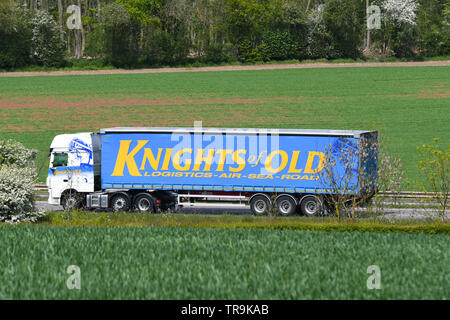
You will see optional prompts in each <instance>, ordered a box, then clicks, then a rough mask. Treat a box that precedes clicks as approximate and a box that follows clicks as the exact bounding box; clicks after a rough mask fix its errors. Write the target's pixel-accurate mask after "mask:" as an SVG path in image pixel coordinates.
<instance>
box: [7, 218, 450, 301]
mask: <svg viewBox="0 0 450 320" xmlns="http://www.w3.org/2000/svg"><path fill="white" fill-rule="evenodd" d="M0 243H1V250H0V270H1V271H0V299H39V298H42V299H88V298H94V299H119V298H120V299H130V298H132V299H142V298H147V299H371V298H382V299H448V298H449V297H450V282H449V278H448V272H449V265H450V256H449V251H448V236H447V235H407V234H378V233H358V232H356V233H329V232H311V231H277V230H243V229H235V230H226V229H207V228H196V229H191V228H171V227H153V228H148V227H126V228H124V227H122V228H121V227H82V228H73V227H50V228H49V227H38V226H19V227H17V226H2V227H1V232H0ZM199 262H201V263H199ZM69 265H77V266H79V267H80V270H81V289H80V290H68V289H67V287H66V280H67V278H68V277H69V274H67V273H66V270H67V267H68V266H69ZM370 265H377V266H379V268H380V270H381V289H380V290H368V289H367V287H366V282H367V279H368V277H369V276H370V274H368V273H367V268H368V266H370Z"/></svg>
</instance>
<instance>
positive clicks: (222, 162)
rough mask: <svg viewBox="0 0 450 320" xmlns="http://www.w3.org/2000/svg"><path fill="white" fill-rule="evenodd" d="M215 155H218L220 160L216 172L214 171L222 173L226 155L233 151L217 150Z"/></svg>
mask: <svg viewBox="0 0 450 320" xmlns="http://www.w3.org/2000/svg"><path fill="white" fill-rule="evenodd" d="M216 153H218V154H220V158H219V164H218V165H217V170H216V171H223V165H224V164H225V160H226V158H227V155H228V154H232V153H233V150H231V149H226V150H224V149H219V150H217V151H216Z"/></svg>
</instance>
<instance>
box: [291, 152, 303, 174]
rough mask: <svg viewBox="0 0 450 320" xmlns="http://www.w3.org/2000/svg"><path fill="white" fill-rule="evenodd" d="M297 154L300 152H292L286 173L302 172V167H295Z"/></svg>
mask: <svg viewBox="0 0 450 320" xmlns="http://www.w3.org/2000/svg"><path fill="white" fill-rule="evenodd" d="M299 154H300V151H294V152H292V159H291V164H290V166H289V171H288V173H300V172H302V169H297V168H296V167H297V162H298V156H299Z"/></svg>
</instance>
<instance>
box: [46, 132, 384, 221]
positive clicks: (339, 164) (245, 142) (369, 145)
mask: <svg viewBox="0 0 450 320" xmlns="http://www.w3.org/2000/svg"><path fill="white" fill-rule="evenodd" d="M377 139H378V138H377V132H376V131H346V130H310V129H308V130H300V129H238V128H201V127H200V128H199V127H193V128H157V127H148V128H122V127H120V128H107V129H101V130H100V131H99V132H89V133H74V134H61V135H57V136H56V137H54V139H53V141H52V143H51V146H50V165H49V171H48V178H47V187H48V191H49V199H48V201H49V203H50V204H54V205H62V206H63V207H64V208H65V209H73V208H80V207H84V208H93V209H109V210H114V211H128V210H136V211H141V212H160V211H164V210H169V209H170V210H176V209H177V208H178V207H186V206H188V207H199V206H214V205H216V206H223V205H224V204H227V205H234V206H248V205H250V209H251V211H252V212H253V214H257V215H262V214H267V213H269V212H272V211H271V210H276V211H278V213H279V214H282V215H291V214H295V213H300V214H303V215H307V216H314V215H319V214H321V213H323V211H324V208H326V205H327V204H329V202H330V199H332V198H333V197H338V196H340V197H342V196H345V197H348V199H352V200H355V199H368V198H370V197H371V196H372V195H373V194H374V192H375V180H376V160H377V147H376V146H377ZM349 154H353V155H354V157H353V158H354V159H356V160H355V161H349V160H348V159H349V157H348V155H349ZM350 162H351V163H350ZM330 164H331V165H332V166H333V167H332V168H328V167H327V165H330ZM336 181H338V182H339V183H341V184H342V181H345V185H339V183H337V182H336Z"/></svg>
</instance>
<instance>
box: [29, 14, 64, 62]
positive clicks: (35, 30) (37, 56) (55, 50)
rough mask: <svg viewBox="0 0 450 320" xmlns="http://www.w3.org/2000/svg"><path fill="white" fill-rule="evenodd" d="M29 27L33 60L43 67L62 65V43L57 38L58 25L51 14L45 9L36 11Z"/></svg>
mask: <svg viewBox="0 0 450 320" xmlns="http://www.w3.org/2000/svg"><path fill="white" fill-rule="evenodd" d="M31 28H32V38H31V47H32V48H31V49H32V56H33V58H34V60H35V62H36V63H37V64H39V65H43V66H45V67H63V66H64V64H65V60H64V50H65V48H64V43H63V42H62V41H61V39H60V38H59V31H58V26H57V25H56V23H55V21H54V20H53V18H52V16H51V15H50V14H49V13H47V12H46V11H41V10H38V11H36V13H35V16H34V17H33V19H32V20H31Z"/></svg>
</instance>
